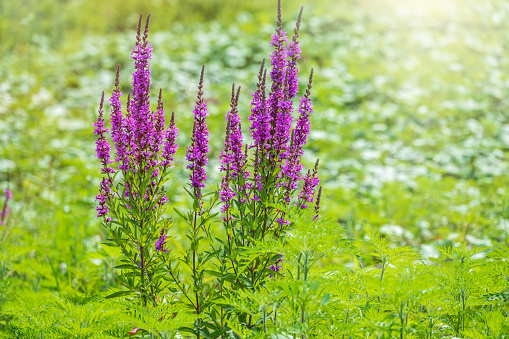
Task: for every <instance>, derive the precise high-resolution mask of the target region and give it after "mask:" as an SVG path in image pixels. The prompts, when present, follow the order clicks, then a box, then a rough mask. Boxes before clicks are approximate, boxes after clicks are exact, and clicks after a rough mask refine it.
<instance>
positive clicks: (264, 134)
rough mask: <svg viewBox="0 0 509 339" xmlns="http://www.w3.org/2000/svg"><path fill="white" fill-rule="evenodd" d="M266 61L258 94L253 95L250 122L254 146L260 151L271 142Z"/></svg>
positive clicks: (263, 63) (259, 76)
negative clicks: (266, 89)
mask: <svg viewBox="0 0 509 339" xmlns="http://www.w3.org/2000/svg"><path fill="white" fill-rule="evenodd" d="M264 66H265V59H263V61H262V66H261V67H260V73H259V75H258V84H257V89H256V92H255V93H254V94H253V101H252V102H251V115H250V116H249V121H250V122H251V127H250V128H249V131H250V132H251V136H252V137H253V140H254V146H255V147H257V148H258V149H259V150H260V151H262V149H265V148H266V147H268V146H269V140H270V129H271V126H270V116H269V114H268V112H267V102H266V97H265V96H266V94H265V83H266V79H267V69H265V68H264Z"/></svg>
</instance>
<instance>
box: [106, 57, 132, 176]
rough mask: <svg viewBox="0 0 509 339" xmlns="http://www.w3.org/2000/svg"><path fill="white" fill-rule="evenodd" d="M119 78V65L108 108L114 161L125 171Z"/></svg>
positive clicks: (126, 144) (126, 166)
mask: <svg viewBox="0 0 509 339" xmlns="http://www.w3.org/2000/svg"><path fill="white" fill-rule="evenodd" d="M119 78H120V65H118V66H117V75H116V78H115V89H114V90H113V93H112V94H111V99H110V106H111V115H110V119H111V138H112V139H113V142H114V143H115V153H116V158H115V161H117V162H119V163H120V165H119V166H118V168H119V169H120V170H124V171H127V170H128V169H129V157H128V145H129V139H128V136H127V135H126V133H124V127H125V126H124V125H125V123H126V121H125V120H124V118H123V115H122V102H121V101H120V98H121V97H122V96H123V93H122V91H121V90H120V85H119V82H120V81H119Z"/></svg>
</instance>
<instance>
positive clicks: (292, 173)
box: [282, 69, 313, 203]
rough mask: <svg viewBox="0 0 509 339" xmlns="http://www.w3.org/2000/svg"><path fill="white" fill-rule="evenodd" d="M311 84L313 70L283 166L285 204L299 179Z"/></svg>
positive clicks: (307, 132)
mask: <svg viewBox="0 0 509 339" xmlns="http://www.w3.org/2000/svg"><path fill="white" fill-rule="evenodd" d="M312 83H313V69H311V74H310V76H309V83H308V87H307V89H306V94H305V95H304V96H303V97H302V98H301V101H300V106H299V118H298V120H297V126H296V127H295V130H293V131H292V136H291V142H290V151H289V156H288V158H287V159H286V161H285V164H284V166H283V171H282V173H283V175H284V177H285V180H286V181H285V182H283V186H284V187H286V188H287V191H286V196H285V200H286V202H287V203H289V202H290V198H291V192H293V191H294V190H295V189H296V188H297V182H298V181H299V180H300V179H301V174H300V172H301V170H302V164H301V163H300V158H301V156H302V154H304V149H303V148H304V145H305V144H306V141H307V137H308V134H309V126H310V122H309V114H310V113H312V112H313V105H312V103H311V99H310V98H309V97H310V95H311V86H312Z"/></svg>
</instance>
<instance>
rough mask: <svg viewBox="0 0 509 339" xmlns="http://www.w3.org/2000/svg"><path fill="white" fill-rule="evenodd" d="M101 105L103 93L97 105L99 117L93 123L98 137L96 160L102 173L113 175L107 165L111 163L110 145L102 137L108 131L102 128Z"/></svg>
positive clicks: (111, 169) (112, 170)
mask: <svg viewBox="0 0 509 339" xmlns="http://www.w3.org/2000/svg"><path fill="white" fill-rule="evenodd" d="M103 104H104V92H103V94H102V97H101V103H100V105H99V117H97V119H96V120H95V123H94V127H95V130H94V134H95V135H99V139H97V141H96V143H95V144H96V149H95V150H96V154H97V158H99V160H101V163H102V165H103V167H102V173H115V170H114V169H113V168H111V167H109V166H108V164H109V163H111V162H112V160H110V143H109V142H108V141H107V140H106V138H105V137H104V134H105V133H108V129H107V128H105V127H104V118H103Z"/></svg>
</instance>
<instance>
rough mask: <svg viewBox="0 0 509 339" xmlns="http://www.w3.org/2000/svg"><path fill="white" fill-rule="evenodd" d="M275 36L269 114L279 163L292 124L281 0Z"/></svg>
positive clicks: (285, 147)
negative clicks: (286, 91)
mask: <svg viewBox="0 0 509 339" xmlns="http://www.w3.org/2000/svg"><path fill="white" fill-rule="evenodd" d="M277 26H278V27H277V30H276V34H274V35H272V40H271V45H272V46H274V48H275V49H274V52H272V54H271V56H270V58H271V62H270V63H271V65H272V70H271V72H270V78H271V80H272V87H271V93H270V95H269V101H268V106H269V112H270V113H269V114H270V122H271V126H272V131H271V135H272V147H273V150H274V155H275V156H277V158H276V159H275V160H276V161H280V160H281V159H282V158H284V157H285V156H286V154H285V153H286V152H287V151H288V141H289V140H290V128H291V124H292V119H293V118H292V115H291V109H292V107H291V101H289V100H287V99H288V95H287V94H285V87H286V83H287V73H288V70H287V63H288V61H287V60H286V57H287V52H286V48H285V46H284V43H286V42H287V41H288V39H287V37H286V32H285V30H284V29H283V26H282V18H281V0H279V3H278V20H277Z"/></svg>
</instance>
